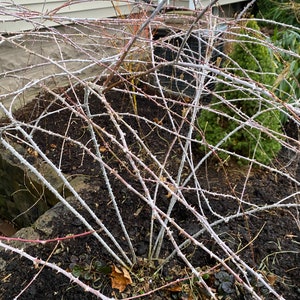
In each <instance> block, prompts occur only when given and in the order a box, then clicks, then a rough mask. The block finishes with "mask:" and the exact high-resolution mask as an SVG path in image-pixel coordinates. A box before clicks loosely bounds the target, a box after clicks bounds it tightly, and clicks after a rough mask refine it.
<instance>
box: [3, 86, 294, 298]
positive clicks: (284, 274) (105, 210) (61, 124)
mask: <svg viewBox="0 0 300 300" xmlns="http://www.w3.org/2000/svg"><path fill="white" fill-rule="evenodd" d="M61 92H62V95H64V96H65V98H66V100H67V103H68V104H69V105H70V106H72V107H75V108H76V103H79V102H81V103H82V101H83V100H82V99H83V90H82V89H80V88H78V89H76V90H73V92H69V93H65V94H64V91H63V90H61ZM148 92H149V91H148ZM106 98H107V99H108V100H109V103H110V105H111V106H112V107H113V108H114V109H115V110H116V111H118V112H119V113H123V115H122V117H123V119H124V120H125V121H126V122H127V123H128V124H130V125H131V126H132V127H133V128H136V130H137V131H138V132H139V135H140V136H142V137H143V141H144V143H145V144H146V145H147V146H148V147H149V149H151V151H152V153H153V154H155V156H156V158H157V159H159V160H160V161H163V160H164V158H165V156H166V153H167V152H168V150H169V148H170V145H171V143H172V140H173V138H174V136H173V135H172V134H171V133H169V132H167V131H166V130H159V129H158V128H156V127H155V126H154V124H155V122H156V123H158V122H159V123H160V124H161V125H162V126H163V127H164V128H169V129H172V127H171V123H170V121H169V119H168V118H167V116H166V110H165V109H162V103H159V101H158V100H157V101H154V100H153V99H155V98H154V97H153V99H151V98H147V97H145V98H138V99H137V108H138V114H139V116H140V117H141V118H140V119H139V120H138V119H137V118H136V117H134V116H133V114H131V115H130V114H129V112H131V113H133V105H132V101H131V100H132V99H130V98H129V96H128V95H127V94H125V93H121V92H116V91H115V92H109V93H107V94H106ZM179 100H180V99H174V102H173V105H172V106H170V111H171V112H172V113H173V114H174V121H175V123H176V125H177V126H179V125H178V124H180V121H181V117H180V116H181V111H182V108H183V106H184V105H185V104H184V102H183V101H179ZM89 105H90V109H91V114H96V113H97V114H100V115H98V116H96V117H94V119H93V120H94V122H95V123H96V124H98V125H99V128H105V130H106V131H107V132H109V133H111V134H113V135H116V136H117V135H118V133H117V132H116V129H115V127H114V126H113V125H112V122H111V121H110V118H109V116H108V115H107V114H104V112H105V109H104V107H103V105H102V104H101V103H99V99H97V98H96V97H91V98H90V99H89ZM77 109H79V108H78V106H77ZM46 111H47V112H50V111H53V112H55V113H53V114H48V115H47V116H46V117H44V118H40V119H39V123H38V125H39V126H40V127H43V128H45V129H47V130H51V131H52V132H56V133H59V134H61V135H63V136H69V137H72V138H73V139H75V140H78V141H80V142H81V143H83V144H84V145H86V146H87V147H89V148H91V149H92V148H93V145H92V143H91V141H90V135H89V132H88V128H87V122H85V121H83V120H82V118H81V117H79V116H76V114H75V113H72V114H70V110H69V109H66V105H63V104H61V103H60V102H59V101H55V100H54V99H53V97H52V96H51V95H41V96H40V97H39V98H38V99H35V101H33V102H32V103H31V104H30V105H28V106H26V107H25V108H24V109H23V110H22V111H21V112H19V113H18V114H17V118H18V119H19V120H21V121H26V122H31V124H32V125H35V124H36V123H35V122H36V120H37V118H39V116H41V114H42V113H43V112H46ZM78 112H79V113H80V111H79V110H78ZM143 117H145V119H147V120H150V121H153V122H154V123H152V124H151V123H150V122H146V121H145V120H144V119H142V118H143ZM122 129H123V130H124V131H125V132H126V128H125V127H122ZM185 130H186V129H185V126H183V127H182V129H181V132H180V133H181V134H184V133H185ZM286 130H287V132H288V133H289V134H290V135H295V133H296V132H297V128H296V127H295V125H294V124H292V123H291V124H287V125H286ZM15 134H17V135H18V134H19V133H15ZM33 137H34V140H35V141H36V142H37V144H38V145H39V147H40V148H41V149H42V150H43V151H44V153H46V154H47V156H48V157H49V158H50V159H51V160H52V161H53V162H54V163H55V164H56V165H59V167H60V169H61V170H62V171H63V172H64V173H65V174H69V175H74V176H75V175H77V174H84V175H86V177H85V178H86V179H85V180H86V183H87V184H88V185H89V187H90V188H89V189H86V190H85V191H83V192H82V196H83V197H84V199H85V200H86V202H87V203H88V204H89V205H90V207H92V208H93V210H94V211H95V212H96V214H97V215H98V216H101V220H102V221H103V222H104V223H105V225H106V226H107V228H108V229H109V230H110V231H111V233H112V234H113V235H114V236H116V237H119V239H118V240H119V241H120V243H121V246H122V247H123V248H124V249H125V250H126V251H128V252H129V249H128V246H127V243H126V241H125V240H124V239H123V235H124V234H123V232H122V231H121V228H120V227H119V226H118V223H117V220H116V216H115V211H114V210H113V208H112V207H111V205H109V194H108V189H107V187H106V185H105V182H104V179H103V177H102V176H101V175H100V174H101V169H100V166H99V164H97V163H96V162H95V160H94V159H93V158H92V156H91V155H88V154H87V153H85V152H84V151H83V149H82V148H80V147H79V146H78V145H76V144H74V143H72V142H68V141H66V142H64V141H63V139H60V138H59V137H57V136H56V137H55V136H50V135H49V134H47V132H41V131H35V132H33ZM294 137H296V136H294ZM126 140H127V143H128V145H129V147H130V150H131V151H132V152H134V153H136V154H137V155H139V157H140V158H142V159H143V160H144V162H145V163H146V164H148V165H149V164H150V165H151V164H153V166H152V165H151V168H152V170H153V171H156V169H155V168H156V167H155V164H154V163H153V161H152V159H151V158H149V156H148V155H147V153H144V152H143V151H142V149H140V148H139V144H138V142H137V140H136V139H135V138H134V137H133V136H132V134H130V133H129V132H128V133H127V135H126ZM99 144H100V147H102V148H101V151H102V155H103V159H104V161H105V162H106V163H107V164H108V165H109V166H111V168H112V170H113V171H117V172H118V175H119V176H121V177H122V178H123V179H124V180H126V181H127V182H129V183H130V184H131V185H132V186H134V187H135V188H136V189H137V190H139V191H142V187H141V186H140V185H139V182H138V181H137V180H136V177H135V176H134V174H132V172H131V169H130V166H129V164H128V163H127V162H128V160H127V159H126V157H125V156H124V153H122V152H121V151H120V150H119V148H118V147H116V145H114V144H113V143H111V142H110V139H109V137H107V136H104V135H100V134H99ZM180 151H181V150H180V147H179V146H174V147H172V148H171V154H170V155H169V160H168V161H167V165H166V168H167V169H168V171H169V172H170V174H171V175H172V176H176V174H177V170H178V164H179V162H180V161H179V158H180V154H181V152H180ZM201 155H202V154H201V153H198V152H197V151H196V150H195V154H194V156H195V161H199V159H200V158H201V157H202V156H201ZM289 155H290V153H289V152H288V151H287V150H286V149H282V151H281V153H280V155H279V157H278V159H277V161H276V162H274V163H275V164H276V167H278V168H279V167H280V168H282V169H284V168H285V170H286V168H287V170H288V172H290V173H291V174H292V176H297V180H298V181H299V180H300V177H299V170H298V168H296V167H297V166H298V165H297V164H292V165H290V166H289V167H288V166H287V167H285V166H286V165H287V162H288V161H289V159H290V158H289ZM28 160H29V161H30V162H31V163H33V164H34V163H37V158H36V156H35V155H34V153H32V152H31V151H28ZM245 170H247V169H246V168H245V167H239V166H237V165H235V164H234V163H231V165H230V166H222V165H221V164H218V163H216V161H214V160H211V161H208V162H207V164H206V165H205V166H203V167H202V168H201V169H200V170H199V172H198V176H199V179H200V182H201V183H202V188H203V189H204V190H208V191H210V192H211V193H210V196H209V204H210V206H211V207H209V206H208V205H207V203H206V202H205V201H204V199H203V203H201V206H200V207H201V209H202V210H203V213H204V214H205V216H206V217H207V218H208V221H209V222H214V221H216V220H218V217H216V216H214V215H213V214H212V213H211V209H213V210H214V211H215V212H216V213H219V214H221V215H223V216H226V215H227V216H228V215H230V214H232V213H233V212H236V211H237V209H238V208H239V209H240V211H241V212H243V211H248V210H249V209H250V208H251V206H250V205H249V204H240V205H238V204H237V201H236V199H234V198H226V199H225V198H224V197H222V196H220V194H221V193H223V194H232V195H238V196H240V195H241V193H242V192H243V188H244V184H245V178H246V172H245ZM143 172H144V174H143V177H144V178H149V187H150V188H151V180H150V179H151V174H150V173H149V171H147V170H143ZM110 176H111V178H110V182H111V184H112V188H113V191H114V193H115V197H116V199H117V200H118V205H119V208H120V212H121V214H122V216H123V218H124V222H125V225H126V226H127V228H128V231H129V235H130V237H131V238H132V242H133V245H134V247H135V250H136V253H137V255H138V257H139V262H138V263H137V264H136V265H135V266H134V268H133V269H132V272H131V277H132V279H133V285H131V286H128V287H127V288H126V290H125V291H124V292H123V293H122V294H121V293H119V291H118V290H116V289H112V288H111V282H110V278H109V276H108V275H107V274H105V273H106V271H107V272H108V270H107V268H102V269H101V270H100V271H99V269H97V267H96V265H97V263H96V261H98V262H101V264H102V265H104V266H107V267H110V266H111V265H113V264H115V265H118V263H117V262H116V261H114V260H113V259H112V258H111V257H110V256H109V255H108V253H107V251H106V250H105V249H104V248H103V247H101V246H99V242H97V241H96V239H95V238H94V237H93V236H91V235H87V236H83V237H79V238H76V239H69V240H64V241H62V242H60V243H59V244H58V245H56V243H47V244H45V245H33V246H30V247H29V248H27V249H26V251H27V252H28V253H30V254H31V255H33V256H35V257H39V258H42V259H44V260H47V259H48V258H49V261H51V262H53V263H56V264H58V265H59V266H60V267H61V268H63V269H65V270H68V271H72V270H73V272H74V267H75V266H76V267H75V270H76V268H77V269H80V268H81V269H82V270H83V269H84V270H85V271H84V272H82V274H81V279H82V280H83V281H85V282H87V283H89V284H90V285H91V286H93V287H96V288H99V289H100V291H101V292H102V293H103V294H105V295H108V296H111V297H116V298H126V297H129V296H133V295H138V294H139V293H142V292H147V291H150V290H151V289H155V288H158V287H162V286H164V285H165V284H167V283H169V282H172V281H174V280H176V279H182V278H187V279H186V280H185V281H182V282H181V283H180V284H179V283H178V284H177V285H175V286H174V285H172V286H169V287H168V288H162V289H159V290H158V291H157V292H153V293H152V294H151V295H148V296H146V297H145V299H208V298H207V297H206V296H205V292H204V290H203V288H202V287H201V285H199V284H198V283H197V281H196V280H194V279H193V278H192V277H191V276H192V275H191V274H190V273H189V271H188V269H187V268H186V267H185V265H184V263H183V262H182V260H181V259H180V258H178V257H175V258H174V259H172V260H171V261H170V262H169V263H168V264H166V265H165V266H164V267H163V268H162V270H160V272H158V274H156V275H155V276H154V273H155V270H156V269H157V266H158V265H159V263H160V261H154V262H148V261H147V260H146V257H147V250H148V242H149V223H150V222H149V220H150V217H151V211H150V208H149V207H148V206H147V205H145V203H144V202H143V201H142V200H141V199H140V198H139V197H138V196H137V195H135V194H133V193H132V192H130V191H129V190H128V189H127V188H126V187H125V186H124V185H123V183H122V182H121V181H119V180H117V179H116V178H115V176H114V174H113V173H111V174H110ZM154 186H155V183H153V187H154ZM295 191H296V187H295V186H294V184H293V183H292V182H291V181H290V180H288V179H287V178H285V177H284V176H280V175H278V174H275V173H272V172H266V171H263V170H260V169H255V170H253V171H252V172H251V174H250V176H249V180H248V182H247V186H246V189H245V191H244V198H243V199H245V201H247V202H248V203H251V204H253V207H254V205H264V204H272V203H276V202H277V201H278V200H279V199H283V198H284V197H287V196H290V195H291V194H293V193H295ZM150 192H151V193H153V192H154V191H153V190H150ZM158 193H159V197H158V199H160V203H158V206H159V207H160V208H161V209H162V210H165V209H166V208H167V205H168V203H169V197H168V195H167V192H166V190H164V189H161V190H159V191H158ZM183 193H184V194H185V196H186V199H189V201H190V205H191V206H195V207H198V208H199V204H198V200H197V195H195V193H194V191H193V190H189V189H187V190H185V191H184V192H183ZM288 201H289V202H296V201H297V199H295V198H289V199H288ZM298 201H299V200H298ZM74 205H76V207H77V208H78V210H79V211H80V212H82V214H83V215H85V216H86V218H87V219H88V221H90V223H91V224H92V225H93V226H95V228H99V226H98V225H97V224H95V222H94V221H93V220H92V218H91V217H90V216H88V215H87V214H86V213H85V212H84V210H83V208H82V207H80V205H79V204H77V203H75V202H74ZM60 209H61V216H62V217H61V218H59V219H57V220H54V221H53V224H49V226H54V228H55V232H54V233H53V234H52V235H51V236H50V237H49V236H43V234H42V233H41V238H47V239H48V238H55V237H64V236H66V235H68V234H78V233H82V232H85V231H86V229H85V227H84V226H83V225H82V224H81V223H80V222H78V220H77V219H75V217H74V216H73V215H72V214H71V213H70V212H68V211H67V210H66V209H63V208H61V207H60ZM199 209H200V208H199ZM172 217H173V218H174V219H175V220H176V221H177V223H178V224H179V225H180V226H182V227H183V228H184V229H185V230H186V231H187V232H188V233H190V234H193V233H195V232H197V231H198V230H200V229H201V224H199V222H198V221H196V220H195V218H194V216H191V213H189V212H188V211H187V210H186V209H185V208H184V207H183V206H182V205H180V204H176V206H175V208H174V213H173V215H172ZM299 222H300V221H299V215H298V212H297V210H296V209H295V208H292V207H291V208H274V209H273V210H269V211H263V212H261V213H255V215H247V216H246V215H241V217H240V218H238V219H233V220H231V221H229V222H227V223H224V222H222V223H220V225H215V226H214V230H215V231H216V232H217V233H218V235H219V236H220V237H221V238H222V239H223V240H224V242H226V243H227V245H229V246H230V247H231V249H233V250H234V251H236V252H238V254H239V257H240V258H242V259H243V260H244V261H245V262H246V263H247V264H249V265H250V266H251V267H252V268H253V269H255V270H259V271H260V272H261V274H262V275H263V276H264V278H265V280H267V281H268V282H270V283H271V284H272V285H273V287H274V289H275V290H276V291H278V293H279V294H281V295H282V296H283V297H284V298H285V299H288V300H296V299H300V250H299V246H300V235H299V226H300V223H299ZM156 233H157V232H156ZM173 233H174V238H175V239H176V240H177V241H178V242H181V241H184V237H183V236H182V235H181V234H180V233H179V232H176V230H174V232H173ZM103 238H104V239H107V238H106V237H105V235H103ZM197 239H198V240H199V241H201V242H202V243H203V245H204V246H205V247H207V248H208V249H210V250H211V251H213V252H214V253H215V254H217V255H218V256H220V257H224V259H226V258H227V257H226V256H224V252H222V250H221V249H220V247H219V246H218V245H217V244H216V242H214V240H212V238H211V237H210V236H209V235H208V234H207V233H206V232H205V231H204V232H203V233H202V234H201V235H200V236H198V237H197ZM172 250H173V247H172V245H171V243H170V242H169V241H168V240H167V239H166V242H165V243H164V244H163V249H162V253H161V258H162V259H163V258H164V257H166V256H167V255H168V254H170V253H171V252H172ZM184 253H185V254H186V255H187V256H188V258H189V260H190V261H191V263H192V264H193V265H194V266H195V267H197V268H199V269H201V270H209V271H208V273H207V276H206V277H205V280H206V282H207V284H208V285H209V286H210V287H211V288H212V289H214V290H215V291H216V293H217V294H218V296H219V299H252V297H251V296H250V295H249V294H248V292H246V291H245V290H244V289H243V288H242V287H241V286H240V285H239V284H238V283H237V282H236V281H235V279H234V278H233V277H232V276H231V275H230V274H229V273H228V272H227V271H226V270H224V269H222V267H221V266H220V265H218V264H217V262H216V261H215V259H214V258H212V257H210V256H209V255H208V254H207V253H206V252H205V251H203V250H199V249H198V248H197V249H196V248H193V247H192V246H189V247H187V248H186V249H184ZM1 255H2V258H4V259H5V260H8V261H9V263H8V265H7V266H6V268H5V270H3V271H2V272H1V273H0V281H1V285H0V298H1V299H3V300H6V299H13V298H14V297H15V296H16V295H18V293H19V292H20V291H21V290H22V289H24V288H25V287H26V285H29V287H28V288H27V289H26V291H25V292H24V293H23V294H22V296H21V297H20V298H19V299H81V300H82V299H94V298H95V297H94V296H93V295H92V294H90V293H87V292H85V291H83V290H82V289H81V288H80V287H78V286H76V284H74V283H72V282H70V281H69V280H68V279H67V278H65V277H64V276H63V275H61V274H57V273H56V272H54V271H52V270H51V269H49V268H47V267H45V268H44V269H43V270H42V271H41V272H40V274H38V276H37V278H35V279H34V280H33V282H32V283H30V281H31V280H32V279H33V277H34V276H35V275H36V274H37V272H38V271H40V268H41V267H36V266H34V265H33V264H32V262H30V261H28V260H27V259H25V258H21V257H20V256H18V255H15V254H11V253H3V252H2V253H1ZM228 264H229V265H230V266H231V267H232V268H233V269H235V270H236V267H235V266H234V265H233V264H231V263H230V262H229V261H228ZM236 271H237V272H238V273H239V274H240V276H241V277H242V274H241V271H239V270H236ZM84 277H85V278H84ZM150 279H151V280H150ZM248 279H249V281H250V282H251V284H252V285H253V287H254V289H255V290H256V292H257V293H259V294H260V295H261V297H262V299H275V298H274V297H273V296H272V295H270V294H267V292H266V291H265V290H264V288H263V287H261V286H257V283H256V282H255V280H254V279H253V278H251V276H250V277H249V278H248Z"/></svg>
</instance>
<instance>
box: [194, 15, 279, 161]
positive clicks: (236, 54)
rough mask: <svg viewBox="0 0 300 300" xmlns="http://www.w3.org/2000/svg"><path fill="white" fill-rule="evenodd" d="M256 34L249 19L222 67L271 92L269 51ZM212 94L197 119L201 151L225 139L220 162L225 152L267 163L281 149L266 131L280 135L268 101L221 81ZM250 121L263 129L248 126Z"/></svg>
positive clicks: (272, 70)
mask: <svg viewBox="0 0 300 300" xmlns="http://www.w3.org/2000/svg"><path fill="white" fill-rule="evenodd" d="M248 28H251V29H254V30H255V32H254V31H253V30H250V31H249V30H248ZM258 31H259V26H258V25H257V23H256V22H255V21H253V20H249V21H248V22H247V25H246V27H245V28H244V29H242V30H241V35H239V38H238V39H237V42H236V43H235V44H234V46H233V50H232V53H231V54H229V57H230V58H231V59H230V60H229V61H227V62H225V64H224V68H225V70H226V71H227V72H229V73H231V74H233V75H234V76H238V77H240V78H244V79H245V78H247V77H248V80H249V79H250V80H251V79H252V80H254V81H255V82H257V83H259V84H260V85H264V86H265V87H267V88H268V89H271V87H272V85H273V83H274V81H275V79H276V78H275V75H274V74H275V63H274V60H273V56H272V53H271V51H270V49H269V48H267V47H266V46H264V45H263V44H262V43H259V42H257V39H258V38H260V36H259V35H258V33H257V32H258ZM251 37H252V38H251ZM236 64H237V65H238V66H237V65H236ZM215 92H216V96H215V97H213V99H212V102H211V103H210V106H209V108H210V110H208V109H203V111H202V112H201V115H200V117H199V119H198V124H199V127H200V130H201V132H202V136H201V139H202V138H203V142H204V143H203V146H201V150H206V151H207V150H209V149H210V148H211V146H216V145H217V144H218V143H219V142H220V141H221V140H223V139H224V138H225V140H224V142H223V143H222V144H221V145H220V146H219V147H220V148H221V150H218V151H217V154H218V156H219V157H220V158H221V159H226V158H228V154H227V153H225V152H223V151H222V150H227V151H230V152H233V153H236V154H238V155H241V156H243V157H247V158H254V159H255V160H257V161H258V162H261V163H265V164H267V163H269V162H270V161H271V160H272V158H274V157H275V156H276V154H277V153H278V152H279V150H280V148H281V144H280V143H279V142H278V141H277V140H276V139H274V136H273V137H272V136H270V134H268V133H267V132H266V131H269V132H270V131H272V134H275V135H276V133H281V122H280V112H279V111H278V110H276V107H275V106H273V105H272V103H271V102H270V101H271V100H270V99H266V98H263V97H262V96H255V95H254V94H253V93H251V92H250V91H249V89H246V88H243V87H237V86H233V85H232V84H231V83H228V84H227V83H225V82H221V83H218V84H217V85H216V89H215ZM250 118H253V120H254V121H255V122H256V123H257V124H259V125H261V128H263V127H264V128H265V129H267V130H264V129H261V128H257V126H251V124H250V123H251V122H249V120H250ZM244 122H246V124H245V126H244V127H242V128H240V129H239V130H238V131H236V132H235V133H233V134H232V135H231V136H230V137H229V138H227V139H226V136H227V135H228V134H230V133H231V132H232V131H234V130H235V129H236V128H237V127H238V126H239V125H241V124H243V123H244ZM274 132H275V133H274ZM238 162H239V163H241V164H245V163H246V162H247V161H246V160H244V159H239V160H238Z"/></svg>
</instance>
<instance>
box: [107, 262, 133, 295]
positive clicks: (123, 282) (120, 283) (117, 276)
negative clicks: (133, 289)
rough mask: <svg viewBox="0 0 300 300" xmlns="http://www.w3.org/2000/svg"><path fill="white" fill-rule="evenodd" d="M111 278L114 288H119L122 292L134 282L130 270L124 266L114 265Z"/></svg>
mask: <svg viewBox="0 0 300 300" xmlns="http://www.w3.org/2000/svg"><path fill="white" fill-rule="evenodd" d="M110 278H111V287H112V288H113V289H117V290H119V292H120V293H122V292H123V291H124V290H125V288H126V287H127V285H129V284H132V280H131V277H130V274H129V272H128V271H127V270H126V269H125V268H124V267H121V269H119V268H117V267H116V266H114V265H113V266H112V272H111V274H110Z"/></svg>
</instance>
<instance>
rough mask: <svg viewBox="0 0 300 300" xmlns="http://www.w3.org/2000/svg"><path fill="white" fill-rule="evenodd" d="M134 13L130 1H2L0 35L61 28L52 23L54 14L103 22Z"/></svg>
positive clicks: (59, 16)
mask: <svg viewBox="0 0 300 300" xmlns="http://www.w3.org/2000/svg"><path fill="white" fill-rule="evenodd" d="M112 3H113V4H114V6H115V8H116V10H115V8H114V6H113V5H112ZM131 10H132V6H131V5H130V4H129V3H127V2H121V1H109V0H107V1H106V0H95V1H91V0H82V1H63V0H44V1H43V0H15V1H7V2H0V32H17V31H23V30H28V29H32V28H34V27H42V26H46V25H47V26H49V25H57V23H55V22H53V21H50V20H49V17H50V16H51V15H53V16H54V15H55V17H58V18H70V19H72V18H96V19H99V18H108V17H116V16H118V14H123V15H126V14H128V13H130V11H131ZM25 15H26V17H27V18H28V17H29V16H30V20H31V21H30V22H28V21H26V20H22V18H23V17H24V16H25ZM65 22H66V20H65ZM70 22H71V20H70ZM39 23H40V24H41V25H40V26H39Z"/></svg>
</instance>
